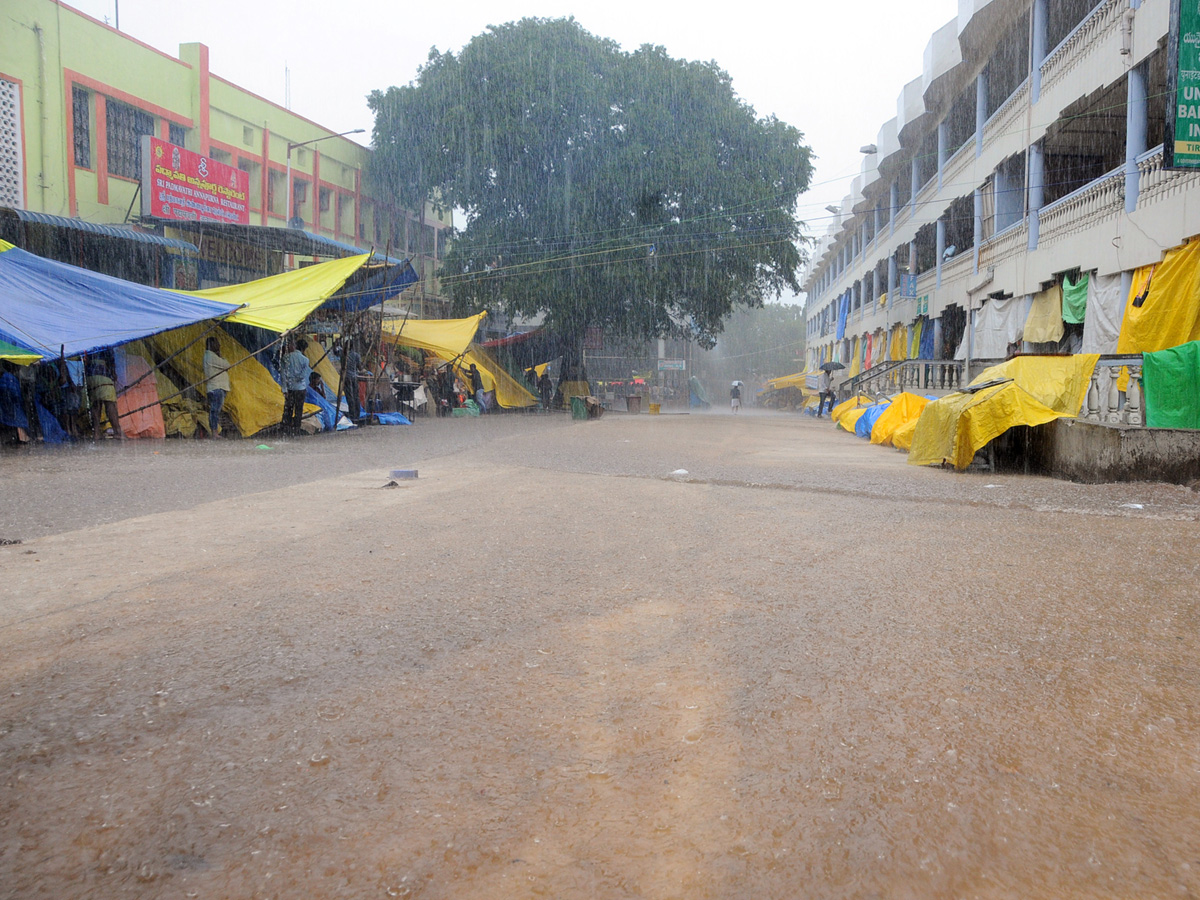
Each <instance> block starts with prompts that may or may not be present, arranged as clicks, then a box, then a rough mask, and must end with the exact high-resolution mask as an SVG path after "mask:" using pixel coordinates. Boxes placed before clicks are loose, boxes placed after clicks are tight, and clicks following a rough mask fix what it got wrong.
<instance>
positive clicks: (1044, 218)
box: [1038, 165, 1125, 248]
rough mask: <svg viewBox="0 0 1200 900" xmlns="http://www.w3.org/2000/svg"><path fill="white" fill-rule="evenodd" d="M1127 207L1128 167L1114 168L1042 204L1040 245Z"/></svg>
mask: <svg viewBox="0 0 1200 900" xmlns="http://www.w3.org/2000/svg"><path fill="white" fill-rule="evenodd" d="M1124 210H1125V167H1124V165H1122V166H1121V167H1120V168H1117V169H1113V170H1112V171H1111V172H1108V173H1106V174H1104V175H1102V176H1100V177H1099V178H1097V179H1096V180H1095V181H1091V182H1089V183H1087V184H1085V185H1084V186H1083V187H1081V188H1079V189H1078V190H1075V191H1072V192H1071V193H1069V194H1067V195H1066V196H1065V197H1060V198H1059V199H1058V200H1055V201H1054V202H1053V203H1051V204H1049V205H1048V206H1044V207H1042V210H1041V213H1040V214H1039V216H1038V222H1039V228H1038V247H1039V248H1042V247H1047V246H1049V245H1050V244H1053V243H1054V242H1055V241H1057V240H1059V239H1061V238H1064V237H1067V236H1069V235H1072V234H1079V233H1081V232H1084V231H1087V230H1088V229H1090V228H1092V227H1094V226H1096V225H1099V224H1100V223H1102V222H1105V221H1107V220H1109V219H1113V218H1116V217H1117V216H1118V215H1120V214H1121V213H1122V212H1124Z"/></svg>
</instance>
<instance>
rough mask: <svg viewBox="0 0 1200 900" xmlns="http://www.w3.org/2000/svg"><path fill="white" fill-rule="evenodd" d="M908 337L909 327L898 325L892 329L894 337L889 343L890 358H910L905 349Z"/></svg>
mask: <svg viewBox="0 0 1200 900" xmlns="http://www.w3.org/2000/svg"><path fill="white" fill-rule="evenodd" d="M907 339H908V329H907V328H905V327H904V326H903V325H897V326H895V327H894V328H893V329H892V338H891V341H890V342H889V344H888V359H890V360H898V359H907V358H908V354H907V352H906V350H905V344H906V342H907Z"/></svg>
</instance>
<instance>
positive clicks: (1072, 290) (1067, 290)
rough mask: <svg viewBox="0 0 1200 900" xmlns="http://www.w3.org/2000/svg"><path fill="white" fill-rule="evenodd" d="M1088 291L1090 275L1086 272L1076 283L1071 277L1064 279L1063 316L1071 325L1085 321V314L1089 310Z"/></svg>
mask: <svg viewBox="0 0 1200 900" xmlns="http://www.w3.org/2000/svg"><path fill="white" fill-rule="evenodd" d="M1087 293H1088V277H1087V275H1086V274H1084V275H1080V276H1079V280H1078V281H1076V282H1075V283H1074V284H1072V283H1071V280H1070V279H1069V278H1064V279H1063V305H1062V317H1063V321H1064V322H1066V323H1067V324H1069V325H1080V324H1082V323H1083V317H1084V314H1085V313H1086V312H1087Z"/></svg>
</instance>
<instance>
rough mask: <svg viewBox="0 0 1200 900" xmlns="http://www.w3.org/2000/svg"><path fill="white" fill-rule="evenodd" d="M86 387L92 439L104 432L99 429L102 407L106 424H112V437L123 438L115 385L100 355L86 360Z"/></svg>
mask: <svg viewBox="0 0 1200 900" xmlns="http://www.w3.org/2000/svg"><path fill="white" fill-rule="evenodd" d="M87 389H88V397H89V399H90V400H91V403H92V437H93V439H94V440H100V438H102V437H104V432H102V431H101V430H100V412H101V410H102V409H103V411H104V414H105V415H106V416H108V424H109V425H111V426H112V431H113V437H114V438H116V439H117V440H118V441H123V440H125V432H123V431H122V430H121V416H120V413H118V412H117V386H116V383H115V382H113V379H112V369H111V368H110V366H109V364H108V361H107V360H106V359H104V357H102V356H93V357H91V358H90V359H88V361H87Z"/></svg>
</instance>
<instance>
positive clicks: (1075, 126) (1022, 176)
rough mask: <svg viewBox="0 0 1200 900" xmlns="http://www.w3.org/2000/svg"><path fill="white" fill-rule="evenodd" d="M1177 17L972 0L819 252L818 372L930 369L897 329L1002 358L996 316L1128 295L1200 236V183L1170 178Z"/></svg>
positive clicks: (1146, 9)
mask: <svg viewBox="0 0 1200 900" xmlns="http://www.w3.org/2000/svg"><path fill="white" fill-rule="evenodd" d="M1169 13H1170V0H1100V2H1098V3H1097V2H1095V0H960V3H959V15H958V17H957V18H956V19H955V20H953V21H951V22H949V23H947V24H946V25H945V26H944V27H943V28H941V29H940V30H939V31H937V32H936V33H935V34H934V35H933V36H932V37H931V39H930V41H929V43H928V45H927V47H926V49H925V53H924V65H923V72H922V75H921V77H920V78H918V79H916V80H914V81H912V82H910V83H909V84H907V85H906V86H905V87H904V90H903V91H902V92H901V94H900V97H899V98H898V101H897V115H896V117H895V118H893V119H891V120H889V121H887V122H885V123H884V124H883V126H882V127H881V128H880V129H879V132H878V134H877V136H876V138H875V142H874V144H873V145H870V146H867V147H864V153H866V154H867V155H866V157H865V159H864V163H863V169H862V173H861V174H860V175H859V176H858V177H857V178H856V179H855V180H854V182H853V186H852V189H851V193H850V195H849V196H847V197H846V198H845V199H844V200H843V202H842V204H841V208H840V210H838V212H837V213H836V214H835V215H834V217H833V220H832V222H831V224H830V225H829V227H828V229H827V230H826V232H825V234H824V235H823V236H822V237H821V238H820V240H819V241H818V242H817V244H816V246H815V249H814V253H813V256H812V261H811V264H810V267H809V270H808V272H807V274H806V276H805V283H804V288H805V290H806V292H807V318H808V326H807V328H808V331H807V335H808V347H809V351H808V352H809V359H808V362H809V365H810V367H815V366H816V365H819V364H820V363H821V362H823V361H825V360H830V359H836V360H839V361H841V362H843V363H846V364H847V365H848V366H849V367H850V368H851V370H852V371H853V370H854V369H856V368H859V367H864V368H865V367H867V366H871V365H875V364H878V363H879V362H882V361H885V360H893V359H897V358H901V359H902V358H904V357H905V355H907V356H909V357H910V358H912V357H915V356H916V355H918V352H917V351H918V348H916V347H914V346H908V347H905V346H904V341H901V342H899V344H897V342H896V341H895V340H894V336H895V335H896V333H897V331H898V330H899V331H900V332H901V333H902V334H907V335H909V336H911V335H914V334H921V335H922V336H923V338H924V340H923V341H922V342H921V343H922V346H921V347H920V348H919V351H920V352H919V355H920V357H921V358H932V359H952V358H954V357H955V356H957V357H958V358H960V359H962V358H964V357H966V358H972V357H978V356H980V355H986V354H979V353H972V341H973V339H974V335H975V333H976V329H975V328H973V327H972V326H971V323H972V322H977V321H978V317H979V315H980V313H981V312H983V311H984V310H985V309H986V308H987V306H988V304H993V306H994V307H995V308H998V307H999V305H1000V304H1003V303H1009V302H1013V301H1015V302H1016V303H1017V304H1020V303H1021V302H1022V301H1023V302H1024V309H1025V310H1028V308H1029V306H1030V305H1031V304H1032V302H1033V297H1034V296H1035V295H1037V294H1038V293H1039V292H1041V291H1043V290H1044V289H1046V288H1048V287H1049V286H1050V285H1053V284H1056V283H1061V281H1062V279H1063V278H1064V277H1066V278H1077V277H1078V274H1079V273H1089V272H1090V273H1092V274H1093V278H1094V280H1095V279H1096V278H1109V279H1117V278H1119V279H1120V284H1121V288H1122V290H1123V291H1124V292H1125V294H1127V293H1128V288H1129V284H1130V280H1131V273H1132V271H1133V270H1134V269H1135V268H1137V267H1139V266H1143V265H1150V264H1154V263H1157V262H1158V261H1159V260H1160V259H1162V255H1163V253H1164V251H1166V250H1168V249H1169V248H1172V247H1175V246H1177V245H1179V244H1181V243H1182V242H1183V241H1184V240H1185V239H1187V238H1189V237H1190V236H1193V235H1196V234H1197V233H1200V205H1198V204H1197V203H1196V199H1197V198H1200V193H1197V192H1195V189H1196V187H1197V185H1200V176H1197V175H1195V174H1192V173H1190V172H1180V171H1171V170H1167V169H1165V168H1164V167H1163V139H1164V122H1165V109H1166V104H1167V99H1166V94H1167V76H1166V72H1167V38H1168V30H1169ZM1114 283H1115V282H1114ZM1122 296H1124V294H1123V295H1122ZM1118 324H1119V320H1118ZM964 335H967V336H968V339H967V340H964ZM868 348H869V350H868ZM1026 349H1029V348H1028V347H1026ZM1039 349H1048V348H1039ZM1085 349H1088V348H1085ZM1108 352H1112V351H1111V350H1110V351H1108ZM856 356H857V363H858V365H857V366H856V365H855V362H856Z"/></svg>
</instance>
